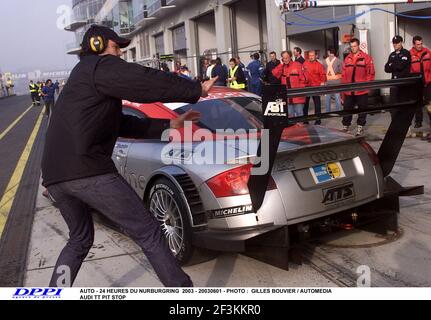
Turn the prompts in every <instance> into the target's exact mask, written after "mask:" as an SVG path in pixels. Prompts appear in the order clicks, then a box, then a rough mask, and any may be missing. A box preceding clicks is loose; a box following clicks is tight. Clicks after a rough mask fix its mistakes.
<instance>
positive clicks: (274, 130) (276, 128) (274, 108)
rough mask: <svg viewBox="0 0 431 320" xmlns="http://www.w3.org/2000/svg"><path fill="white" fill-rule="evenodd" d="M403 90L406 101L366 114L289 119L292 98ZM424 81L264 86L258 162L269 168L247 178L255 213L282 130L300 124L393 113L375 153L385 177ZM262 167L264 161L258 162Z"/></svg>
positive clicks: (417, 104) (420, 104)
mask: <svg viewBox="0 0 431 320" xmlns="http://www.w3.org/2000/svg"><path fill="white" fill-rule="evenodd" d="M392 87H397V88H402V90H403V91H406V92H409V94H408V95H409V98H408V99H407V100H405V101H399V102H397V103H390V104H387V105H382V106H379V107H373V108H368V109H367V110H366V111H365V112H364V111H359V110H357V109H354V110H350V111H338V112H330V113H322V114H320V115H309V116H303V117H295V118H291V117H289V114H288V108H287V105H288V99H290V98H294V97H305V96H320V95H325V94H331V93H341V92H352V91H361V90H371V89H381V88H392ZM423 88H424V85H423V79H422V76H414V77H409V78H404V79H394V80H379V81H370V82H361V83H353V84H341V85H328V86H322V87H309V88H303V89H287V88H286V86H285V85H266V86H264V88H263V99H262V109H263V110H262V113H263V119H264V128H265V129H268V130H269V148H268V149H269V151H268V152H266V153H267V154H262V150H261V147H262V145H261V144H260V145H259V148H258V151H257V159H259V158H260V159H264V158H267V159H265V161H266V163H268V164H269V166H268V170H267V172H266V174H263V175H256V174H253V170H252V175H251V176H250V179H249V181H248V189H249V192H250V197H251V202H252V204H253V209H254V212H257V211H258V210H259V209H260V207H261V206H262V203H263V200H264V198H265V193H266V189H267V186H268V183H269V179H270V176H271V172H272V168H273V165H274V161H275V157H276V155H277V150H278V146H279V143H280V139H281V135H282V132H283V130H284V129H285V128H288V127H290V126H293V125H295V124H296V123H300V122H306V121H307V122H309V121H315V120H318V119H327V118H333V117H344V116H347V115H354V114H360V113H381V112H386V111H388V110H396V111H397V112H395V113H394V115H393V117H392V121H391V124H390V125H389V128H388V131H387V132H386V135H385V137H384V139H383V142H382V144H381V146H380V149H379V151H378V153H377V155H378V158H379V160H380V165H381V168H382V171H383V176H384V177H387V176H388V175H389V174H390V173H391V171H392V169H393V167H394V165H395V162H396V160H397V158H398V155H399V153H400V150H401V147H402V145H403V143H404V140H405V137H406V134H407V132H408V130H409V127H410V125H411V123H412V120H413V117H414V114H415V111H416V110H417V109H418V108H422V107H423ZM261 163H263V160H262V161H261ZM253 167H254V168H260V163H259V164H254V166H253Z"/></svg>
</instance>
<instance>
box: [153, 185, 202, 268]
mask: <svg viewBox="0 0 431 320" xmlns="http://www.w3.org/2000/svg"><path fill="white" fill-rule="evenodd" d="M181 193H182V192H181V190H179V188H178V187H177V186H176V185H175V184H174V183H172V181H170V180H169V179H167V178H159V179H157V180H156V181H155V182H154V183H153V185H152V186H151V189H150V194H149V197H148V202H147V205H148V208H149V210H150V212H151V213H152V214H153V215H154V216H155V217H156V219H157V220H158V221H159V222H160V223H161V227H162V229H163V234H164V235H165V237H166V241H167V244H168V245H169V248H170V249H171V251H172V253H173V254H174V255H175V257H176V258H177V260H178V261H179V262H180V264H182V265H184V264H186V263H187V262H189V260H190V259H191V257H192V255H193V251H194V248H193V245H192V232H193V229H192V225H191V221H190V217H189V214H188V209H187V204H186V202H185V200H184V199H183V198H182V197H181Z"/></svg>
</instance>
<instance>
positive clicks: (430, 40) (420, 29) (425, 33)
mask: <svg viewBox="0 0 431 320" xmlns="http://www.w3.org/2000/svg"><path fill="white" fill-rule="evenodd" d="M423 14H424V15H431V10H427V11H426V12H424V13H423ZM398 26H399V32H400V35H401V36H402V37H403V38H404V43H405V47H406V48H407V49H409V50H410V48H411V47H412V41H413V37H414V36H416V35H419V36H421V37H422V38H423V39H424V44H425V46H426V47H428V48H430V47H431V33H430V27H431V24H430V23H429V22H426V21H424V20H412V19H405V18H398Z"/></svg>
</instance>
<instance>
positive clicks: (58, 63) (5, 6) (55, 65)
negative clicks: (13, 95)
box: [0, 0, 78, 72]
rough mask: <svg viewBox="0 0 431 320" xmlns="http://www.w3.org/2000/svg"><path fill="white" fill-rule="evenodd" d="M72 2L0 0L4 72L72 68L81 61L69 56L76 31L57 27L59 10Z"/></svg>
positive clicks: (0, 58)
mask: <svg viewBox="0 0 431 320" xmlns="http://www.w3.org/2000/svg"><path fill="white" fill-rule="evenodd" d="M71 4H72V1H71V0H0V43H1V44H0V70H1V71H2V72H7V71H12V72H26V71H32V70H37V69H41V70H47V71H49V70H52V71H54V70H64V69H71V68H73V66H74V65H75V64H76V63H77V62H78V60H77V58H76V57H75V56H71V55H68V54H66V44H67V43H70V42H73V41H74V40H75V36H74V34H73V32H68V31H64V30H60V29H58V28H57V20H58V18H59V17H60V15H59V14H57V8H58V7H59V6H60V5H68V6H71Z"/></svg>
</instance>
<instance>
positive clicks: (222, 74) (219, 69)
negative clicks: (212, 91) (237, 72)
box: [211, 64, 228, 86]
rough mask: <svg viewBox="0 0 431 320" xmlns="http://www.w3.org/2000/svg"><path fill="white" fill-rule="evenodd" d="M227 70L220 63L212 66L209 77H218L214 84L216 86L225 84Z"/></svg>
mask: <svg viewBox="0 0 431 320" xmlns="http://www.w3.org/2000/svg"><path fill="white" fill-rule="evenodd" d="M227 73H228V70H227V68H226V67H225V66H223V65H221V64H216V65H215V66H214V68H213V69H212V71H211V77H212V78H215V77H218V79H217V81H216V83H215V85H216V86H226V81H227V77H228V75H227Z"/></svg>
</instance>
